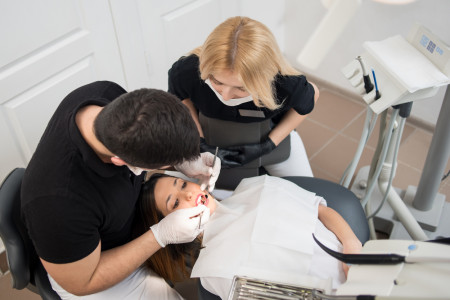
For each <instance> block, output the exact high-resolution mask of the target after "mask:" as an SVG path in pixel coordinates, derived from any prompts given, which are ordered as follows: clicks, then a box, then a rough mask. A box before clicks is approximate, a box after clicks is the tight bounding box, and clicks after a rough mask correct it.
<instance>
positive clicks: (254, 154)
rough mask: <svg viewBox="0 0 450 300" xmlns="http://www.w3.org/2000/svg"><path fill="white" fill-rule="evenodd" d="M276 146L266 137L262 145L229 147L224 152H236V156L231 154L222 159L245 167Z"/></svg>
mask: <svg viewBox="0 0 450 300" xmlns="http://www.w3.org/2000/svg"><path fill="white" fill-rule="evenodd" d="M276 147H277V146H275V144H274V143H273V142H272V140H271V139H270V138H269V137H267V139H265V141H264V142H262V143H255V144H247V145H240V146H231V147H228V148H227V149H226V150H229V151H230V152H231V153H234V152H238V153H237V154H233V155H232V156H231V155H230V156H225V157H224V159H226V160H227V161H234V162H235V163H238V164H239V165H245V164H247V163H249V162H251V161H252V160H255V159H257V158H258V157H261V156H263V155H265V154H267V153H270V152H272V150H273V149H275V148H276Z"/></svg>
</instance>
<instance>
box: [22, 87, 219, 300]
mask: <svg viewBox="0 0 450 300" xmlns="http://www.w3.org/2000/svg"><path fill="white" fill-rule="evenodd" d="M198 141H199V135H198V132H197V129H196V126H195V123H194V121H193V120H192V118H191V116H190V114H189V111H188V110H187V109H186V107H185V106H184V105H182V104H181V103H180V102H179V101H178V99H176V97H174V96H173V95H171V94H169V93H167V92H164V91H161V90H155V89H140V90H136V91H132V92H128V93H127V92H126V91H125V90H124V89H123V88H122V87H120V86H119V85H117V84H115V83H113V82H108V81H98V82H93V83H90V84H87V85H85V86H82V87H80V88H78V89H76V90H74V91H73V92H71V93H70V94H69V95H68V96H67V97H66V98H64V100H63V101H62V102H61V103H60V105H59V107H58V108H57V110H56V111H55V113H54V115H53V117H52V118H51V120H50V122H49V123H48V125H47V128H46V130H45V132H44V134H43V136H42V138H41V140H40V142H39V144H38V146H37V149H36V151H35V153H34V154H33V157H32V158H31V160H30V162H29V164H28V166H27V168H26V172H25V176H24V179H23V183H22V190H21V197H22V199H21V210H22V217H23V219H24V221H25V225H26V227H27V229H28V234H29V236H30V238H31V240H32V242H33V245H34V247H35V249H36V253H37V255H38V256H39V258H40V262H41V263H42V265H43V266H44V268H45V269H46V271H47V273H48V276H49V280H50V283H51V285H52V287H53V289H54V290H55V291H56V292H57V293H58V294H59V296H60V297H61V298H62V299H89V300H94V299H95V300H98V299H102V300H103V299H181V297H180V295H179V294H178V293H177V292H176V291H175V290H174V289H172V288H171V287H170V286H169V285H168V284H167V283H166V282H165V281H164V279H162V278H161V277H159V276H157V275H156V274H155V273H154V272H153V271H151V270H148V269H144V268H142V267H141V265H142V264H143V263H144V262H145V261H146V260H147V259H148V258H149V257H150V256H152V255H153V254H154V253H155V252H156V251H158V250H159V249H160V248H161V247H165V246H166V245H167V244H177V243H186V242H190V241H192V240H194V239H195V238H196V237H197V235H199V234H200V233H201V232H202V230H203V227H202V225H203V224H205V223H206V222H207V221H208V218H209V209H208V208H207V207H206V206H204V205H200V206H197V207H194V208H189V209H184V210H179V211H177V212H175V213H174V214H170V215H168V216H167V217H166V218H164V219H162V220H161V222H159V223H158V224H156V225H155V226H153V227H152V228H148V229H147V231H146V232H144V233H143V234H142V235H140V236H139V237H137V238H135V239H133V238H132V225H133V222H134V216H135V208H136V203H137V200H138V196H139V193H140V190H141V186H142V183H143V181H144V177H145V172H143V171H145V170H151V169H159V168H167V167H169V166H175V168H176V169H177V170H179V171H181V172H184V173H185V175H187V176H190V177H197V178H199V179H200V183H201V184H202V185H203V186H206V185H209V187H210V189H211V190H212V189H213V188H214V183H215V180H216V179H217V177H218V175H219V172H220V164H216V165H217V166H215V167H213V166H212V165H213V155H212V154H210V153H202V154H201V155H200V153H199V142H198ZM200 215H201V216H202V217H201V218H200ZM199 223H200V224H199Z"/></svg>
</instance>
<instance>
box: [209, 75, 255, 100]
mask: <svg viewBox="0 0 450 300" xmlns="http://www.w3.org/2000/svg"><path fill="white" fill-rule="evenodd" d="M205 83H206V84H207V85H208V86H209V87H210V88H211V89H212V90H213V92H214V94H216V96H217V98H219V100H220V102H222V103H223V104H225V105H226V106H237V105H240V104H242V103H247V102H250V101H253V98H252V96H251V95H249V96H247V97H244V98H236V99H230V100H224V99H223V97H222V95H221V94H219V92H218V91H216V90H215V89H214V88H213V86H212V84H211V81H210V80H209V78H208V79H206V80H205Z"/></svg>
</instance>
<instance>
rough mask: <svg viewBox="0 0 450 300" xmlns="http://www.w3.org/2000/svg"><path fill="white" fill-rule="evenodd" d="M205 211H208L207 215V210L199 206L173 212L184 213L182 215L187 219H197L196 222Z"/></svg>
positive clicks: (203, 206)
mask: <svg viewBox="0 0 450 300" xmlns="http://www.w3.org/2000/svg"><path fill="white" fill-rule="evenodd" d="M205 210H208V214H209V208H208V207H206V206H205V205H199V206H194V207H190V208H182V209H178V210H176V211H175V212H178V211H184V212H183V213H184V214H185V215H186V216H188V217H189V220H192V219H194V218H197V221H198V217H199V216H200V214H201V213H204V212H205ZM175 212H174V213H175ZM208 217H209V216H208Z"/></svg>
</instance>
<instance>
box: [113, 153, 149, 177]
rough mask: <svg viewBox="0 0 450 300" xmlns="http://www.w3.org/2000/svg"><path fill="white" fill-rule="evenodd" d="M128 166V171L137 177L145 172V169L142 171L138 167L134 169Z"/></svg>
mask: <svg viewBox="0 0 450 300" xmlns="http://www.w3.org/2000/svg"><path fill="white" fill-rule="evenodd" d="M115 157H117V158H119V157H118V156H115ZM126 166H127V168H128V170H130V171H131V173H133V174H134V175H136V176H139V175H141V174H142V172H144V171H145V170H144V169H141V168H138V167H133V166H129V165H126Z"/></svg>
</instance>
